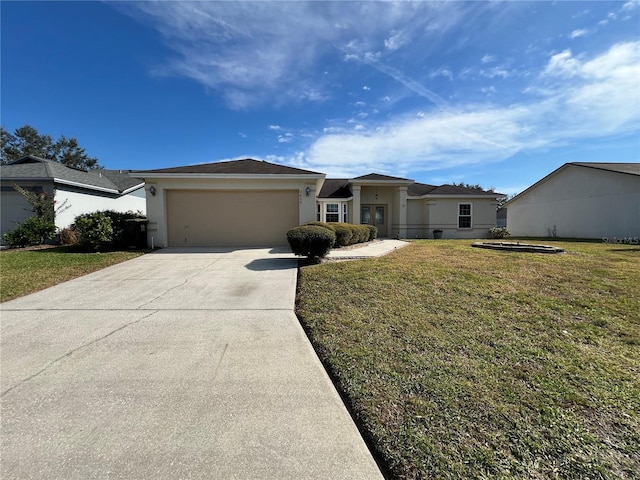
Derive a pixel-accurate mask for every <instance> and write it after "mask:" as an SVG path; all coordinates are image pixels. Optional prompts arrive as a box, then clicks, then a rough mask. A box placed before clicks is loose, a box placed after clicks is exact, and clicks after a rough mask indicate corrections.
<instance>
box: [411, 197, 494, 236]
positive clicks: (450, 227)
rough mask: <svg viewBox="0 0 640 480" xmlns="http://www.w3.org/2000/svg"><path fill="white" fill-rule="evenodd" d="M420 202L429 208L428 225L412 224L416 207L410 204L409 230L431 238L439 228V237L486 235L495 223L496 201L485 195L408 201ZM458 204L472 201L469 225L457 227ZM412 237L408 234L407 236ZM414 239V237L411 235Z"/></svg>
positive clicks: (416, 211) (416, 210)
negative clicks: (422, 233) (440, 233)
mask: <svg viewBox="0 0 640 480" xmlns="http://www.w3.org/2000/svg"><path fill="white" fill-rule="evenodd" d="M414 202H423V204H424V205H425V207H426V208H427V209H428V214H427V217H426V220H427V221H428V226H427V227H426V228H424V227H423V228H421V229H420V228H419V227H417V226H416V223H414V221H415V220H417V217H418V215H419V210H418V209H417V208H416V207H415V206H411V212H412V214H411V220H410V222H409V223H410V224H412V232H413V233H414V235H415V233H416V232H417V231H422V232H424V231H425V230H426V232H425V233H426V235H427V237H428V238H433V230H434V229H440V230H442V238H486V237H487V234H488V231H489V229H490V228H491V227H495V225H496V208H497V205H496V200H495V198H488V197H480V198H478V197H473V196H469V197H468V198H465V197H450V198H447V197H437V198H429V199H428V200H426V201H425V200H410V205H411V203H414ZM461 203H470V204H471V226H472V228H458V211H459V210H458V206H459V205H460V204H461ZM410 238H411V237H410ZM413 238H415V237H413Z"/></svg>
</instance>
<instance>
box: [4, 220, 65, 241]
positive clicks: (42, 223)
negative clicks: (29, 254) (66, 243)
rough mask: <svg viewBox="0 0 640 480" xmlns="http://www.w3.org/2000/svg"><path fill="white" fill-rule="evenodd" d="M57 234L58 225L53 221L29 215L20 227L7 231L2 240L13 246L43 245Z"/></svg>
mask: <svg viewBox="0 0 640 480" xmlns="http://www.w3.org/2000/svg"><path fill="white" fill-rule="evenodd" d="M55 234H56V225H55V223H53V222H52V221H49V220H45V219H44V218H40V217H37V216H34V217H29V218H27V219H26V220H25V221H24V222H22V223H21V224H19V225H18V228H16V229H15V230H13V231H11V232H7V233H5V234H4V235H3V236H2V240H3V241H4V242H5V243H7V244H8V245H11V246H12V247H26V246H29V245H41V244H43V243H44V242H46V241H47V240H51V239H52V238H53V237H54V236H55Z"/></svg>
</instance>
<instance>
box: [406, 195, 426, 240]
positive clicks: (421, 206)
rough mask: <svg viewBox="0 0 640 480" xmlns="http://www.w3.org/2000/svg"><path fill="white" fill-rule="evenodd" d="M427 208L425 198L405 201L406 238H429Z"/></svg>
mask: <svg viewBox="0 0 640 480" xmlns="http://www.w3.org/2000/svg"><path fill="white" fill-rule="evenodd" d="M429 236H430V234H429V208H428V206H427V200H424V199H409V200H408V201H407V238H429Z"/></svg>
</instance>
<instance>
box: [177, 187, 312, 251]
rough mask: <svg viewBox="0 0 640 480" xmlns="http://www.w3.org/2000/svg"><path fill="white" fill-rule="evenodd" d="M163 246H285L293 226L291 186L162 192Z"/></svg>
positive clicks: (295, 201)
mask: <svg viewBox="0 0 640 480" xmlns="http://www.w3.org/2000/svg"><path fill="white" fill-rule="evenodd" d="M166 201H167V230H168V235H169V246H172V247H186V246H194V247H209V246H211V247H214V246H234V247H235V246H238V247H251V246H279V245H287V236H286V233H287V230H288V229H290V228H292V227H295V226H297V225H298V224H299V218H300V217H299V194H298V191H297V190H277V191H276V190H268V191H210V190H168V191H167V198H166Z"/></svg>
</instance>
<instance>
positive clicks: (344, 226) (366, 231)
mask: <svg viewBox="0 0 640 480" xmlns="http://www.w3.org/2000/svg"><path fill="white" fill-rule="evenodd" d="M305 225H313V226H318V227H322V228H326V229H329V230H331V231H333V232H334V233H335V234H336V244H335V246H336V247H346V246H348V245H354V244H356V243H364V242H368V241H369V240H375V239H376V237H377V236H378V228H377V227H374V226H373V225H358V224H355V223H339V222H327V223H325V222H308V223H305Z"/></svg>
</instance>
